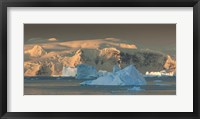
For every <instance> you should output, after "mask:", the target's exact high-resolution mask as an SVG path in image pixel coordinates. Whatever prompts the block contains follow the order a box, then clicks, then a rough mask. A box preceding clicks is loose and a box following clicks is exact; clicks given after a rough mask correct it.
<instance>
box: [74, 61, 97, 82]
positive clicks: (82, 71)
mask: <svg viewBox="0 0 200 119" xmlns="http://www.w3.org/2000/svg"><path fill="white" fill-rule="evenodd" d="M94 78H97V70H96V68H95V67H93V66H90V65H86V64H80V65H78V66H77V75H76V79H94Z"/></svg>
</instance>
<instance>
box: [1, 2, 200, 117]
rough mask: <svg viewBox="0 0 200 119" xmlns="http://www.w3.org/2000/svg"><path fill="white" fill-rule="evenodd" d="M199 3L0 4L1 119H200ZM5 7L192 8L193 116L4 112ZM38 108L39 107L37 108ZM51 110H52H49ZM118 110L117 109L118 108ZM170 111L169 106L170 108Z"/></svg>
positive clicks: (173, 114)
mask: <svg viewBox="0 0 200 119" xmlns="http://www.w3.org/2000/svg"><path fill="white" fill-rule="evenodd" d="M199 1H200V0H1V2H0V7H1V8H0V9H1V10H0V17H1V18H0V20H1V22H0V26H2V27H0V28H1V30H0V36H1V40H0V44H1V45H0V76H1V77H0V87H1V88H0V116H1V118H2V119H35V118H37V119H43V118H45V119H47V118H51V119H54V118H55V119H64V118H74V119H81V118H93V119H97V118H104V119H106V118H121V119H122V118H136V119H137V118H138V119H147V118H148V119H153V118H159V119H160V118H161V119H162V118H163V119H200V109H199V108H200V81H199V73H200V72H199V67H200V63H199V60H200V55H199V53H200V52H199V50H200V48H199V47H200V42H199V41H200V2H199ZM7 7H193V82H194V83H193V112H120V113H119V112H7V60H9V59H7V52H8V51H7ZM38 108H39V107H38ZM52 108H53V107H52ZM119 108H120V107H119ZM172 108H173V105H172Z"/></svg>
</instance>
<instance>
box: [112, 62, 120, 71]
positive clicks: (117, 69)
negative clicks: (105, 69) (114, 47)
mask: <svg viewBox="0 0 200 119" xmlns="http://www.w3.org/2000/svg"><path fill="white" fill-rule="evenodd" d="M120 70H121V68H120V67H119V65H117V64H116V65H114V67H113V73H115V72H118V71H120Z"/></svg>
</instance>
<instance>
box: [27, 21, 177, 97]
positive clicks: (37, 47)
mask: <svg viewBox="0 0 200 119" xmlns="http://www.w3.org/2000/svg"><path fill="white" fill-rule="evenodd" d="M24 95H176V24H24Z"/></svg>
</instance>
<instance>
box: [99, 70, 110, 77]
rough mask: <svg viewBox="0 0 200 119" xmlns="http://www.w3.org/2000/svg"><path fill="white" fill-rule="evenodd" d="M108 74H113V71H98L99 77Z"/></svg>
mask: <svg viewBox="0 0 200 119" xmlns="http://www.w3.org/2000/svg"><path fill="white" fill-rule="evenodd" d="M108 74H111V72H107V71H105V70H99V71H98V72H97V75H98V77H101V76H105V75H108Z"/></svg>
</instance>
